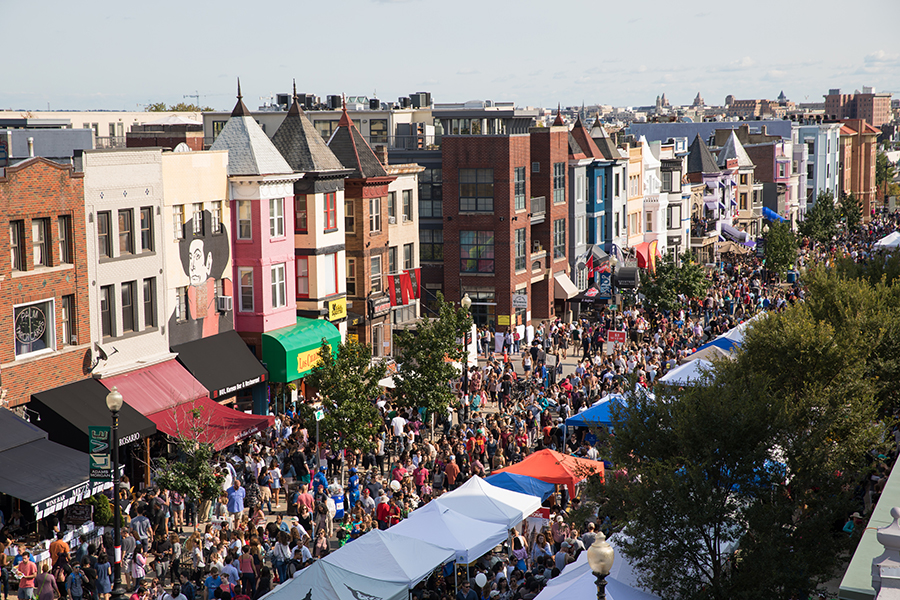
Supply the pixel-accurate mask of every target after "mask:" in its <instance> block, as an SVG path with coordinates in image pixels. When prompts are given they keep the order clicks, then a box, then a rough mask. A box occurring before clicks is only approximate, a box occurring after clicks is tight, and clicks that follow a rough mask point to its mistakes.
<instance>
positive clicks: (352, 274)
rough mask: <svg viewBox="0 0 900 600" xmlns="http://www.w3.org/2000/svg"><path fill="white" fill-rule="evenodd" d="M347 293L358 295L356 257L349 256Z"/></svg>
mask: <svg viewBox="0 0 900 600" xmlns="http://www.w3.org/2000/svg"><path fill="white" fill-rule="evenodd" d="M347 295H348V296H356V259H355V258H347Z"/></svg>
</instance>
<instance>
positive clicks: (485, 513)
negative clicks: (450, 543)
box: [353, 475, 541, 544]
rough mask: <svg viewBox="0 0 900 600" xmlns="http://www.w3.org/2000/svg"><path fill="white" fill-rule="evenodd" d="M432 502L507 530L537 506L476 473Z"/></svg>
mask: <svg viewBox="0 0 900 600" xmlns="http://www.w3.org/2000/svg"><path fill="white" fill-rule="evenodd" d="M432 502H437V503H438V504H440V505H442V506H446V507H447V508H449V509H450V510H455V511H456V512H459V513H462V514H464V515H466V516H468V517H472V518H476V519H478V520H479V521H488V522H489V523H499V524H501V525H503V526H504V527H506V528H507V529H512V528H513V527H517V526H518V525H519V524H521V523H522V521H524V520H525V519H526V518H527V517H528V516H529V515H531V514H532V513H533V512H534V511H536V510H537V509H539V508H540V507H541V499H540V498H538V497H537V496H531V495H529V494H520V493H518V492H512V491H510V490H505V489H503V488H499V487H497V486H495V485H491V484H489V483H487V482H486V481H485V480H484V479H482V478H481V477H478V476H477V475H476V476H475V477H472V478H471V479H469V480H468V481H467V482H465V483H464V484H462V485H461V486H459V487H458V488H456V489H455V490H453V491H452V492H447V493H446V494H443V495H442V496H439V497H437V498H435V499H434V500H432ZM353 543H354V544H355V543H356V542H353Z"/></svg>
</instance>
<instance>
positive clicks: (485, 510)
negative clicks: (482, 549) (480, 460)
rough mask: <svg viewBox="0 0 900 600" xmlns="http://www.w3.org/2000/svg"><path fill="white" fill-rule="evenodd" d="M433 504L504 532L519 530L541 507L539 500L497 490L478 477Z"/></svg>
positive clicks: (534, 497)
mask: <svg viewBox="0 0 900 600" xmlns="http://www.w3.org/2000/svg"><path fill="white" fill-rule="evenodd" d="M432 502H437V503H438V504H440V505H442V506H446V507H447V508H449V509H450V510H455V511H456V512H458V513H462V514H464V515H466V516H469V517H472V518H474V519H478V520H479V521H488V522H490V523H499V524H501V525H503V526H504V527H506V528H507V529H512V528H513V527H518V526H519V525H520V524H521V523H522V521H523V520H525V518H527V517H528V516H529V515H530V514H531V513H533V512H534V511H536V510H537V509H539V508H540V507H541V499H540V498H538V497H537V496H530V495H528V494H520V493H518V492H512V491H510V490H505V489H503V488H499V487H497V486H494V485H491V484H489V483H488V482H486V481H485V480H484V479H482V478H481V477H478V476H475V477H472V478H471V479H469V480H468V481H467V482H465V483H464V484H462V485H461V486H459V487H458V488H456V489H455V490H453V491H452V492H447V493H446V494H444V495H443V496H440V497H438V498H435V499H434V500H433V501H432Z"/></svg>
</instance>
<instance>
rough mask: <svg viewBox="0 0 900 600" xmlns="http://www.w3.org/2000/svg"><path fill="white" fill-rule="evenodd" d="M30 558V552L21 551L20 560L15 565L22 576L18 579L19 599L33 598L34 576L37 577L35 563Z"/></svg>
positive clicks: (28, 599) (27, 599) (29, 599)
mask: <svg viewBox="0 0 900 600" xmlns="http://www.w3.org/2000/svg"><path fill="white" fill-rule="evenodd" d="M30 559H31V553H30V552H28V551H27V550H26V551H25V552H23V553H22V562H20V563H19V565H18V566H17V567H16V568H17V569H19V573H21V575H22V578H21V579H19V600H31V599H32V598H34V578H35V577H37V565H35V564H34V563H33V562H31V560H30Z"/></svg>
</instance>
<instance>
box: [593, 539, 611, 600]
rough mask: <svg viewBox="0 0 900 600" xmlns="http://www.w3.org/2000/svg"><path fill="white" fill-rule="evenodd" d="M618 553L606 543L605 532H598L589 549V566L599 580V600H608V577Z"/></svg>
mask: <svg viewBox="0 0 900 600" xmlns="http://www.w3.org/2000/svg"><path fill="white" fill-rule="evenodd" d="M615 556H616V553H615V551H613V547H612V546H610V545H609V542H607V541H606V536H605V535H603V532H602V531H601V532H598V533H597V537H596V538H594V543H593V544H591V547H590V548H588V549H587V560H588V566H590V567H591V571H592V572H593V573H594V576H595V577H596V578H597V600H606V576H607V575H609V571H610V570H611V569H612V566H613V559H614V558H615Z"/></svg>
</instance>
